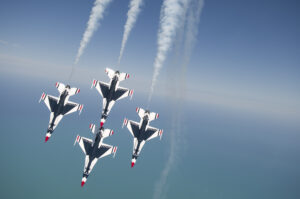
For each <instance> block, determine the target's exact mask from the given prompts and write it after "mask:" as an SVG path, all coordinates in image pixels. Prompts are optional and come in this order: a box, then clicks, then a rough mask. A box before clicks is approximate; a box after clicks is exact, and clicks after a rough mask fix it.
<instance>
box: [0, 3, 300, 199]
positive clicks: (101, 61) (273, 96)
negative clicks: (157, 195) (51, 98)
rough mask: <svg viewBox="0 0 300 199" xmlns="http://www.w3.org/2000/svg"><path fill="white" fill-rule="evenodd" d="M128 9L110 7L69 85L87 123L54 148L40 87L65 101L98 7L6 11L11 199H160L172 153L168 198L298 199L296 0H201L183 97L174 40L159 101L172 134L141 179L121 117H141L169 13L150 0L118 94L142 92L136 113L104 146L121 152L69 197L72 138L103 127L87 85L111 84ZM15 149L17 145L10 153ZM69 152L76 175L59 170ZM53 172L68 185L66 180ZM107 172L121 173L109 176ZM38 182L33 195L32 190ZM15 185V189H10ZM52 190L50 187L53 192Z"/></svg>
mask: <svg viewBox="0 0 300 199" xmlns="http://www.w3.org/2000/svg"><path fill="white" fill-rule="evenodd" d="M128 3H129V1H128V0H114V1H113V2H112V3H111V4H110V5H109V7H108V8H107V10H106V12H105V17H104V19H103V20H102V21H101V23H100V27H99V28H98V30H97V31H96V32H95V34H94V35H93V37H92V39H91V41H90V43H89V44H88V46H87V48H86V50H85V52H84V54H83V55H82V57H81V59H80V61H79V63H78V65H77V68H76V70H75V73H74V77H73V79H72V80H71V82H70V84H71V85H72V86H77V87H80V88H81V93H80V95H78V96H74V99H73V98H72V100H73V101H76V102H79V103H84V104H85V108H84V111H83V113H82V115H81V116H80V117H78V116H77V115H75V114H74V115H72V116H71V115H70V117H68V118H64V120H63V123H62V124H61V126H59V127H58V129H57V132H56V134H55V136H53V140H51V141H52V142H50V143H49V145H47V146H46V147H45V146H44V145H43V144H44V143H42V141H43V140H44V136H45V134H44V130H45V129H46V127H47V122H48V110H46V107H43V106H44V105H42V104H40V105H39V104H38V103H37V101H38V99H39V97H40V94H41V92H42V91H45V92H47V93H49V94H52V95H55V94H56V93H57V92H56V89H55V87H54V84H55V82H56V81H60V82H64V83H65V82H66V80H67V78H68V76H69V73H70V69H71V67H72V65H73V63H74V60H75V57H76V53H77V50H78V47H79V43H80V40H81V38H82V34H83V32H84V30H85V28H86V23H87V20H88V17H89V14H90V10H91V8H92V5H93V0H89V1H85V0H72V1H71V0H70V1H58V0H52V1H40V0H39V1H38V0H36V1H33V0H29V1H21V0H18V1H8V0H7V1H0V27H1V29H0V83H1V84H0V89H1V90H2V91H3V92H2V94H3V93H5V95H3V96H1V99H0V100H1V101H0V102H1V103H3V104H6V106H4V107H3V109H2V113H1V118H0V124H1V126H2V128H1V131H3V133H2V134H1V138H2V139H3V140H12V141H15V142H13V143H12V144H11V143H10V142H5V144H3V145H1V146H0V147H1V148H0V149H1V153H0V155H1V157H3V158H5V159H7V162H6V163H5V164H2V165H1V167H0V169H1V170H4V171H7V172H6V173H5V178H6V179H7V183H6V184H5V185H3V186H0V187H2V189H3V190H1V192H2V193H3V195H4V196H5V197H6V198H7V197H9V196H12V197H14V198H20V197H22V196H26V197H33V198H41V197H42V196H44V197H45V198H47V197H48V198H53V197H59V196H60V197H66V196H67V197H70V196H74V197H76V196H77V197H84V196H86V195H85V194H89V196H91V197H93V196H95V195H96V196H98V194H99V191H98V188H99V187H98V186H99V185H100V184H101V186H103V190H101V192H102V191H103V194H104V196H110V198H117V197H118V194H120V195H122V196H124V197H130V196H132V194H131V192H130V191H129V190H130V188H131V186H138V187H139V191H137V192H136V198H141V197H145V198H153V197H152V196H153V194H152V192H153V191H154V190H155V185H156V184H157V182H158V181H159V179H160V175H161V172H162V171H163V170H164V168H165V167H164V165H165V163H166V161H167V160H168V158H169V156H170V154H171V152H170V151H171V148H172V146H173V145H174V143H175V145H177V144H178V146H179V147H177V148H176V150H175V151H176V153H177V152H178V153H179V154H177V156H176V161H175V163H174V167H173V168H172V169H171V171H170V174H169V178H168V180H167V182H168V185H167V187H168V188H166V191H165V192H164V193H163V194H165V196H166V198H170V197H172V198H176V197H178V198H179V197H180V198H182V197H184V196H185V193H190V194H191V195H190V198H199V196H201V197H203V198H231V199H232V198H249V199H250V198H283V197H286V196H289V198H293V199H294V198H295V199H296V198H299V197H298V196H299V191H298V185H297V184H299V179H300V178H299V176H300V171H299V166H297V165H299V163H300V159H299V152H300V148H299V144H298V143H299V140H300V138H299V129H300V126H299V120H300V100H299V99H300V92H299V91H300V87H299V85H300V78H299V77H300V58H299V54H300V48H299V46H300V38H299V35H300V21H299V18H300V16H299V15H300V14H299V8H300V3H299V2H298V1H296V0H295V1H294V0H288V1H283V0H273V1H267V0H261V1H259V0H244V1H239V0H228V1H221V0H206V1H205V5H204V7H203V10H202V13H201V18H200V23H199V26H198V36H197V40H196V41H195V45H194V50H193V52H192V54H191V59H190V63H189V65H188V70H187V73H186V79H185V80H186V81H185V84H186V87H183V88H186V89H185V90H184V91H181V90H180V89H178V88H182V87H180V86H179V84H180V83H181V82H180V81H179V79H178V78H179V77H180V74H178V73H179V71H180V69H179V64H177V63H176V61H178V59H179V58H178V56H177V54H176V53H177V52H176V45H177V42H176V41H175V42H174V46H173V48H172V49H171V51H170V52H169V53H168V56H167V60H166V62H165V63H164V65H163V68H162V70H161V73H160V75H159V77H158V84H157V85H156V87H155V90H154V99H153V101H152V102H151V104H150V107H151V109H154V111H157V112H159V113H160V119H159V120H157V121H155V123H153V126H155V127H160V128H163V129H164V137H163V140H162V142H158V141H157V140H156V141H153V142H152V143H151V144H150V143H149V145H147V146H146V147H147V148H145V151H143V157H141V159H140V162H139V165H137V166H140V167H137V168H136V170H135V171H132V170H129V163H130V157H129V155H128V154H130V153H131V149H132V143H131V141H132V140H131V137H130V136H129V133H128V132H127V130H126V129H123V130H121V129H120V125H121V121H122V119H123V118H124V117H125V116H126V117H128V118H129V119H133V120H138V117H137V115H136V114H135V112H134V111H133V112H130V111H128V110H129V109H130V110H134V109H135V107H136V106H145V105H146V99H147V95H148V91H149V88H150V84H151V79H152V73H153V62H154V58H155V56H156V51H157V31H158V28H159V15H160V7H161V4H162V0H145V3H144V5H143V8H142V12H141V14H140V16H139V18H138V20H137V23H136V26H135V27H134V29H133V30H132V32H131V35H130V37H129V40H128V42H127V46H126V49H125V51H124V55H123V59H122V61H121V65H120V70H121V71H124V72H128V73H129V74H130V79H128V80H126V81H124V82H122V86H124V87H128V88H133V89H134V90H135V94H134V97H133V100H132V101H130V103H129V100H123V101H120V102H119V103H117V104H116V107H114V109H113V110H112V112H111V114H112V116H111V118H110V120H108V121H107V125H108V126H109V127H110V128H113V129H114V130H115V132H116V133H117V134H116V135H117V136H116V137H114V138H111V139H110V140H107V143H108V144H116V145H118V146H119V147H120V148H119V151H118V154H117V158H116V159H115V160H107V159H106V160H105V161H104V160H103V161H102V162H101V164H100V165H96V167H95V172H94V173H93V175H94V176H93V177H91V179H89V184H88V185H89V186H87V187H86V189H85V190H83V191H81V190H80V189H75V188H74V187H76V186H80V179H81V172H82V167H83V155H82V154H81V151H80V149H79V148H75V149H74V148H72V147H71V145H72V144H73V138H75V136H76V134H77V133H79V134H81V135H82V136H86V137H91V134H90V133H89V132H88V129H87V126H88V125H89V123H90V122H94V123H97V122H98V120H97V117H99V114H100V112H99V110H100V108H101V107H100V105H101V103H100V102H101V100H100V96H99V94H98V93H96V91H95V90H90V89H89V88H90V85H91V80H92V79H93V78H96V79H99V80H102V81H108V78H107V76H106V74H105V73H104V68H105V67H111V68H114V66H115V65H116V64H117V59H118V56H119V51H120V47H121V40H122V34H123V26H124V23H125V21H126V13H127V11H128ZM179 57H180V56H179ZM173 93H174V96H175V97H176V98H175V99H174V96H173ZM183 94H186V95H185V96H184V97H183V98H181V95H183ZM20 96H21V97H20ZM20 98H21V99H23V98H24V100H22V103H21V102H19V99H20ZM180 99H184V100H185V101H183V103H181V104H183V105H185V106H184V108H183V109H182V112H181V113H182V115H181V118H180V117H179V119H178V118H177V121H178V120H181V121H180V122H178V124H180V125H181V124H182V125H181V126H180V128H178V129H177V130H174V131H173V130H172V129H174V126H172V125H173V124H174V121H176V118H175V119H174V115H176V114H174V113H176V111H178V110H177V107H178V104H180V103H179V102H178V100H180ZM24 104H26V106H24ZM174 109H175V110H174ZM119 110H120V112H119ZM28 113H31V116H30V117H28ZM172 116H173V117H172ZM74 121H75V122H74ZM175 126H176V125H175ZM24 127H28V128H24ZM181 130H182V131H181ZM66 131H67V132H70V133H64V132H66ZM118 133H120V134H118ZM16 136H18V138H19V137H20V138H21V139H16ZM174 137H177V138H176V139H174ZM51 139H52V137H51ZM124 140H126V142H125V141H124ZM127 141H128V142H127ZM129 141H130V142H129ZM47 144H48V143H47ZM10 146H13V147H12V148H13V149H12V150H11V151H9V153H6V149H7V148H8V147H10ZM37 149H38V150H37ZM181 149H182V150H181ZM59 150H61V151H62V153H60V152H61V151H59ZM74 150H75V152H74ZM19 151H22V152H23V153H22V154H21V155H20V154H18V152H19ZM27 154H31V155H30V156H28V155H27ZM67 155H70V157H69V159H68V160H67V161H69V162H71V163H72V166H70V165H69V164H63V163H64V162H66V157H67ZM35 157H39V158H35ZM126 166H128V168H127V167H126ZM48 167H50V168H51V169H45V168H48ZM52 168H53V170H55V172H57V174H58V175H64V179H62V180H60V181H59V182H57V179H58V178H57V176H56V175H53V170H52ZM60 168H62V170H60ZM101 168H102V169H103V170H102V169H101ZM107 168H113V169H112V170H113V172H112V170H109V171H110V172H103V171H104V170H105V169H107ZM144 170H149V171H151V174H150V173H147V175H146V176H147V180H143V179H141V176H142V173H143V171H144ZM105 171H106V170H105ZM37 173H39V175H37ZM112 173H114V175H112ZM9 178H11V179H10V180H9ZM29 178H30V179H32V183H33V185H32V186H29V185H28V184H27V179H29ZM45 179H47V181H45ZM103 179H107V180H108V182H110V183H115V187H117V188H119V189H118V190H119V192H117V191H114V189H113V188H112V187H110V186H108V185H104V184H103ZM131 179H132V180H131ZM135 182H138V184H135ZM186 182H189V183H186ZM123 185H128V186H123ZM15 187H18V188H20V192H18V193H17V192H11V191H10V192H8V191H4V190H12V189H13V188H15ZM45 187H51V188H52V189H51V192H49V195H47V196H45V195H44V191H47V190H46V188H45ZM61 187H64V189H62V188H61ZM146 187H149V189H146ZM182 187H184V191H183V190H182ZM78 188H80V187H78ZM58 193H59V194H61V195H57V194H58ZM10 194H12V195H10ZM120 195H119V196H120Z"/></svg>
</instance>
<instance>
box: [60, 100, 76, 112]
mask: <svg viewBox="0 0 300 199" xmlns="http://www.w3.org/2000/svg"><path fill="white" fill-rule="evenodd" d="M79 106H80V105H79V104H77V103H74V102H70V101H69V102H68V103H67V104H66V105H65V106H64V108H63V111H62V113H61V114H62V115H68V114H70V113H74V112H75V111H77V110H78V109H79Z"/></svg>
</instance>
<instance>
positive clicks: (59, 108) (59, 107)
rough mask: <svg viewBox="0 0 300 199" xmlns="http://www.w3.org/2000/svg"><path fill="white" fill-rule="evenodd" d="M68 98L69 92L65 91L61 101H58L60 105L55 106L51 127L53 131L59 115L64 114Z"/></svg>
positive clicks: (60, 98)
mask: <svg viewBox="0 0 300 199" xmlns="http://www.w3.org/2000/svg"><path fill="white" fill-rule="evenodd" d="M67 96H68V92H67V90H65V91H64V92H63V93H62V94H61V95H60V97H59V101H58V104H57V105H56V106H55V110H53V114H54V116H53V119H52V121H51V125H50V128H51V129H52V128H53V126H54V122H55V120H56V118H57V116H58V115H60V114H62V112H63V107H64V105H65V101H66V98H67Z"/></svg>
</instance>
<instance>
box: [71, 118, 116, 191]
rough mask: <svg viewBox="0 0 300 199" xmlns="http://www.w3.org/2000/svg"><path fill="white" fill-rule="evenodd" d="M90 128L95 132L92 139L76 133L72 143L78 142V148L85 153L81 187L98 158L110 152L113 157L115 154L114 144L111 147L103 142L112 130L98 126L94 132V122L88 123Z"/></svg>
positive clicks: (111, 133)
mask: <svg viewBox="0 0 300 199" xmlns="http://www.w3.org/2000/svg"><path fill="white" fill-rule="evenodd" d="M90 129H91V131H92V133H93V134H95V133H96V134H95V139H94V141H92V140H90V139H88V138H85V137H80V136H79V135H78V136H77V137H76V140H75V142H74V145H75V144H76V143H79V146H80V148H81V149H82V151H83V153H84V154H85V164H84V170H83V176H82V180H81V187H83V185H84V184H85V182H86V180H87V178H88V176H89V175H90V173H91V171H92V169H93V167H94V166H95V164H96V162H97V161H98V159H99V158H103V157H105V156H107V155H110V154H113V157H115V154H116V152H117V147H116V146H115V147H113V146H111V145H108V144H104V143H103V139H104V138H106V137H108V136H111V135H113V134H114V132H113V130H110V129H104V128H103V127H100V128H99V129H98V130H97V132H96V126H95V124H90Z"/></svg>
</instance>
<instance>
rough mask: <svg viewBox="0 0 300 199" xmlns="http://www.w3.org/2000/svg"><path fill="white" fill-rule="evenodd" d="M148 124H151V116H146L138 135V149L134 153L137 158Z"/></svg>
mask: <svg viewBox="0 0 300 199" xmlns="http://www.w3.org/2000/svg"><path fill="white" fill-rule="evenodd" d="M148 125H149V118H148V116H144V118H143V120H142V124H141V127H140V131H139V136H138V137H137V141H138V144H137V147H136V150H135V152H134V154H133V156H135V158H137V154H138V152H139V150H140V145H141V142H142V141H143V140H145V132H146V128H147V126H148Z"/></svg>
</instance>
